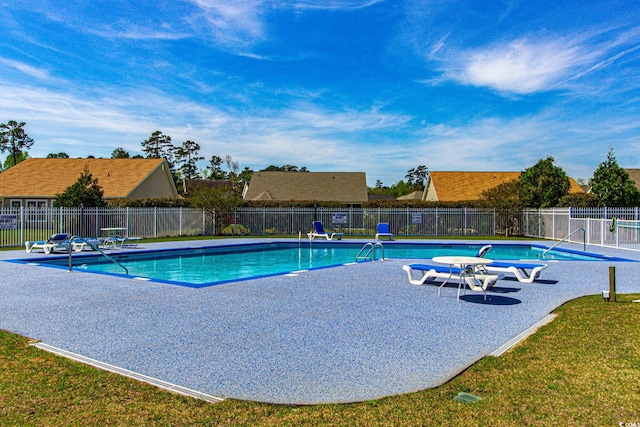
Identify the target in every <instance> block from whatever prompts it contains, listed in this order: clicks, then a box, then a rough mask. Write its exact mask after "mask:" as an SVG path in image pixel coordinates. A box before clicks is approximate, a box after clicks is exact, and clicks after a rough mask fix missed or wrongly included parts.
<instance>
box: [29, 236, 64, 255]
mask: <svg viewBox="0 0 640 427" xmlns="http://www.w3.org/2000/svg"><path fill="white" fill-rule="evenodd" d="M70 243H71V235H70V234H69V233H56V234H52V235H51V237H49V239H47V240H41V241H36V242H32V241H27V242H24V248H25V250H26V251H27V252H29V253H31V251H33V250H34V249H42V250H44V253H45V254H50V253H51V252H53V251H54V250H56V249H64V250H69V244H70Z"/></svg>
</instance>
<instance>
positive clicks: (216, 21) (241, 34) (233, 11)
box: [191, 0, 264, 47]
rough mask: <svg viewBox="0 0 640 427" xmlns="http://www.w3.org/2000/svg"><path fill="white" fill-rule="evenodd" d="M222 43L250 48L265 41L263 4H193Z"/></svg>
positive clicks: (199, 0)
mask: <svg viewBox="0 0 640 427" xmlns="http://www.w3.org/2000/svg"><path fill="white" fill-rule="evenodd" d="M191 1H192V3H193V4H195V5H196V6H197V7H198V8H199V9H200V11H201V13H202V17H203V18H204V19H205V21H206V22H207V23H208V25H209V26H210V28H211V29H212V33H213V37H214V38H215V39H216V40H217V41H218V42H220V43H223V44H225V45H231V46H238V47H242V46H244V47H246V46H249V45H251V44H252V43H254V42H256V41H259V40H261V39H263V37H264V23H263V21H262V16H261V15H262V14H263V13H264V11H263V7H262V6H263V3H264V2H263V1H257V0H191Z"/></svg>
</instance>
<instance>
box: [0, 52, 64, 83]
mask: <svg viewBox="0 0 640 427" xmlns="http://www.w3.org/2000/svg"><path fill="white" fill-rule="evenodd" d="M0 64H4V65H6V66H8V67H10V68H13V69H15V70H18V71H20V72H21V73H24V74H27V75H29V76H31V77H36V78H38V79H40V80H50V79H52V77H51V75H50V74H49V71H48V70H44V69H41V68H36V67H33V66H31V65H28V64H25V63H24V62H20V61H14V60H13V59H8V58H2V57H0Z"/></svg>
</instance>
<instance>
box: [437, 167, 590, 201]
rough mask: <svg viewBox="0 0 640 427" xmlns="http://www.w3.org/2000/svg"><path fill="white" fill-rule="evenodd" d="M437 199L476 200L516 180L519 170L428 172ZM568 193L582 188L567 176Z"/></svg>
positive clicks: (580, 190) (578, 191)
mask: <svg viewBox="0 0 640 427" xmlns="http://www.w3.org/2000/svg"><path fill="white" fill-rule="evenodd" d="M429 176H430V180H431V185H433V188H435V192H436V195H437V200H439V201H445V202H457V201H466V200H478V199H479V198H480V195H481V194H482V192H483V191H486V190H489V189H491V188H494V187H496V186H498V185H500V184H503V183H505V182H509V181H513V180H517V179H518V178H519V177H520V172H438V171H434V172H429ZM569 183H570V187H569V193H583V191H582V188H580V186H579V185H578V183H577V182H576V181H575V180H574V179H573V178H569Z"/></svg>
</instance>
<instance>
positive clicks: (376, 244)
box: [356, 242, 384, 261]
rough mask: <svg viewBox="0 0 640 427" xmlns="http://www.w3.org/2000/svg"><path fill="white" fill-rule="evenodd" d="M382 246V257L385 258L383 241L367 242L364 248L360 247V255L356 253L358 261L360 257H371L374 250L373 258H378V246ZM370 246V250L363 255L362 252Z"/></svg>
mask: <svg viewBox="0 0 640 427" xmlns="http://www.w3.org/2000/svg"><path fill="white" fill-rule="evenodd" d="M378 247H380V249H382V259H383V260H384V245H383V244H382V242H376V243H371V242H369V243H366V244H365V245H364V246H363V247H362V249H360V252H358V255H356V261H357V260H359V259H369V255H370V254H371V252H373V260H374V261H375V260H376V255H377V252H376V248H378ZM367 248H369V250H368V251H367V253H366V254H364V255H362V252H364V251H365V249H367Z"/></svg>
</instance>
